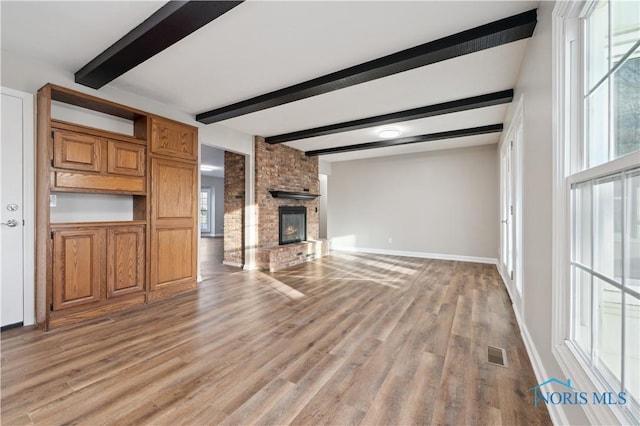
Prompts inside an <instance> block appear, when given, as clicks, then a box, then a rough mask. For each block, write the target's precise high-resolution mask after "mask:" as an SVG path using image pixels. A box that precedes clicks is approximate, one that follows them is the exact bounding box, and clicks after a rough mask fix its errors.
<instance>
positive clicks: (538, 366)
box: [498, 267, 569, 425]
mask: <svg viewBox="0 0 640 426" xmlns="http://www.w3.org/2000/svg"><path fill="white" fill-rule="evenodd" d="M498 273H499V274H500V278H501V279H502V284H503V285H504V288H505V289H506V290H507V293H508V294H509V297H510V298H511V300H513V295H512V294H511V291H510V290H509V286H508V285H507V281H506V280H505V277H504V275H503V271H502V268H501V267H498ZM511 309H513V314H514V315H515V317H516V322H517V323H518V328H520V336H521V337H522V341H523V342H524V348H525V349H526V351H527V355H529V360H530V361H531V367H532V368H533V374H535V376H536V380H537V382H538V383H543V382H545V381H546V380H548V379H549V375H548V374H547V370H546V369H545V368H544V364H543V363H542V360H541V359H540V354H539V353H538V349H537V348H536V345H535V344H534V343H533V339H532V338H531V334H530V333H529V329H528V328H527V326H526V324H525V323H524V321H523V320H522V317H521V316H520V311H519V310H518V308H517V307H516V305H515V304H513V303H512V304H511ZM532 387H533V386H532ZM546 407H547V411H549V417H551V421H552V422H553V424H554V425H566V424H569V422H568V420H567V416H566V414H565V412H564V410H563V409H562V406H561V405H559V404H551V405H547V406H546Z"/></svg>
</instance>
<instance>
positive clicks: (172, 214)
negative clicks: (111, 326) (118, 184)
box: [149, 117, 199, 299]
mask: <svg viewBox="0 0 640 426" xmlns="http://www.w3.org/2000/svg"><path fill="white" fill-rule="evenodd" d="M151 122H152V125H151V126H152V132H151V149H150V151H151V154H150V158H151V160H150V164H151V171H150V183H151V188H150V191H151V194H152V196H151V218H150V224H151V231H150V233H151V262H150V264H151V265H150V266H151V271H150V280H151V281H150V294H149V297H150V298H151V299H155V298H158V297H164V296H166V295H169V294H172V293H175V292H180V291H184V290H187V289H190V288H194V287H195V282H196V278H197V257H196V253H197V244H198V228H197V225H198V195H199V191H198V165H197V163H196V162H195V161H193V160H194V158H195V159H197V152H198V147H197V137H196V133H195V129H193V128H187V127H185V126H184V125H183V126H180V125H179V124H177V123H174V122H171V121H169V120H164V119H157V118H155V117H154V118H153V119H152V120H151ZM194 155H195V157H194ZM188 160H192V161H188Z"/></svg>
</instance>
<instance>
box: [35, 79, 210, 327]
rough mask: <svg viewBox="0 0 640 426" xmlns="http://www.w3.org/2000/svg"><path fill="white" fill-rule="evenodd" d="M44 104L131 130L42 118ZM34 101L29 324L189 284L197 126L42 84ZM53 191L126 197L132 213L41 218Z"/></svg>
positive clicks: (46, 323)
mask: <svg viewBox="0 0 640 426" xmlns="http://www.w3.org/2000/svg"><path fill="white" fill-rule="evenodd" d="M52 101H58V102H61V103H65V104H69V105H73V106H75V107H80V108H85V109H88V110H92V111H96V112H99V113H103V114H107V115H110V116H113V117H116V118H118V119H125V120H130V122H131V123H132V129H133V131H132V133H133V134H121V133H117V132H113V131H107V130H104V129H98V128H93V127H88V126H85V125H82V124H79V123H70V122H66V121H61V120H57V119H52V117H51V106H52ZM37 105H38V132H37V138H38V149H37V183H36V203H37V207H36V259H37V260H36V319H37V322H38V324H39V325H40V326H42V327H43V328H44V329H50V328H54V327H58V326H62V325H66V324H72V323H75V322H78V321H82V320H84V319H88V318H94V317H97V316H100V315H105V314H108V313H110V312H114V311H118V310H122V309H128V308H130V307H133V306H137V305H141V304H144V303H147V302H149V301H152V300H156V299H161V298H165V297H168V296H171V295H173V294H176V293H180V292H184V291H187V290H190V289H193V288H195V286H196V268H197V238H198V215H197V205H198V195H199V191H198V166H197V162H198V137H197V129H196V128H195V127H192V126H188V125H185V124H182V123H178V122H175V121H172V120H169V119H165V118H162V117H157V116H154V115H152V114H148V113H145V112H143V111H139V110H136V109H133V108H129V107H126V106H124V105H119V104H116V103H113V102H110V101H106V100H102V99H99V98H96V97H93V96H90V95H86V94H83V93H80V92H76V91H73V90H69V89H66V88H63V87H60V86H55V85H51V84H48V85H46V86H44V87H43V88H42V89H40V90H39V91H38V98H37ZM55 192H73V193H77V194H78V195H77V196H78V197H83V195H82V194H83V193H84V194H89V193H101V194H114V195H130V196H131V197H132V198H133V200H132V220H130V221H106V222H73V223H51V222H50V210H49V198H50V195H51V194H52V193H55Z"/></svg>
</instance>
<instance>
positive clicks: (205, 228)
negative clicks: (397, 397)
mask: <svg viewBox="0 0 640 426" xmlns="http://www.w3.org/2000/svg"><path fill="white" fill-rule="evenodd" d="M200 233H202V234H209V233H211V188H200Z"/></svg>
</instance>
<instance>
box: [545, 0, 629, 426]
mask: <svg viewBox="0 0 640 426" xmlns="http://www.w3.org/2000/svg"><path fill="white" fill-rule="evenodd" d="M596 4H597V1H596V0H589V1H587V2H580V1H561V2H558V3H556V5H555V7H554V10H553V13H552V49H553V51H552V72H553V75H552V96H553V111H552V114H553V119H554V121H553V122H554V124H555V125H554V126H553V146H554V149H553V194H552V197H553V207H552V211H553V225H552V226H553V229H552V231H553V237H552V253H553V256H552V258H553V260H552V280H553V281H552V292H553V299H552V303H553V305H552V353H553V355H554V357H555V359H556V360H557V361H558V364H559V365H560V367H561V369H562V370H563V372H564V373H565V374H566V376H567V377H571V378H572V379H573V380H574V382H575V383H580V385H581V390H584V391H588V392H589V391H599V392H604V391H608V390H610V389H609V385H608V384H607V383H606V381H605V380H604V378H603V377H602V376H601V374H600V373H599V372H598V371H596V370H594V369H592V368H591V365H590V362H591V361H590V360H587V359H585V357H584V355H583V351H582V349H580V348H578V347H577V345H576V344H575V343H574V342H573V341H572V337H573V336H572V329H571V321H572V318H573V317H574V303H573V299H574V294H573V290H574V288H575V286H574V285H573V282H572V279H571V260H572V256H571V250H572V247H573V245H572V238H573V232H572V215H573V208H572V186H573V185H574V184H577V183H581V182H585V181H589V180H593V179H596V178H598V177H605V176H607V175H612V174H615V173H621V172H623V171H625V170H630V169H631V168H633V166H637V165H638V152H634V153H630V154H626V155H624V156H621V157H619V158H615V159H612V160H609V161H607V162H605V163H603V164H600V165H597V166H593V167H591V168H588V167H589V166H588V164H587V160H588V158H587V157H588V154H587V151H588V147H587V146H586V144H584V143H582V141H584V138H585V132H584V130H583V129H584V124H585V122H584V117H585V111H584V104H585V102H584V95H583V87H584V73H583V70H584V65H585V63H584V62H585V55H583V53H582V51H581V50H582V44H581V43H582V41H583V40H585V38H586V34H585V31H584V28H583V25H581V20H582V19H584V18H585V17H587V16H589V14H590V13H591V11H592V10H593V9H594V8H595V5H596ZM576 76H577V78H576ZM606 84H609V85H610V84H611V83H610V82H607V83H606ZM610 106H611V104H610V103H609V107H610ZM610 129H611V126H610V125H609V132H611V130H610ZM610 142H611V139H610ZM609 145H611V143H609ZM575 147H580V149H575ZM609 149H610V147H609ZM576 164H580V165H583V166H582V168H583V170H580V171H578V172H575V171H574V170H575V165H576ZM623 190H624V188H623ZM625 196H626V195H625ZM591 202H592V203H593V200H591ZM592 206H593V204H592ZM592 294H593V293H592ZM622 300H624V299H622ZM592 303H593V302H592ZM592 306H593V305H592ZM623 309H624V306H623ZM593 313H594V311H593V309H592V311H591V314H592V315H593ZM621 332H622V333H624V327H623V328H622V331H621ZM624 338H625V337H624V335H623V336H622V339H623V341H624ZM623 347H624V346H623ZM622 357H623V358H624V354H622ZM582 407H583V408H584V411H585V414H586V415H587V417H588V418H589V420H590V422H591V423H594V424H598V423H599V424H612V423H618V422H619V423H623V424H624V423H628V422H629V421H637V420H638V419H634V418H633V417H632V416H631V413H629V412H627V410H626V409H624V410H620V409H615V410H613V409H611V407H609V406H606V405H593V404H588V405H584V406H582ZM630 416H631V417H630ZM563 420H564V421H565V422H566V419H563Z"/></svg>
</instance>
